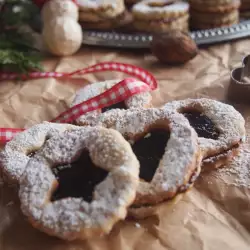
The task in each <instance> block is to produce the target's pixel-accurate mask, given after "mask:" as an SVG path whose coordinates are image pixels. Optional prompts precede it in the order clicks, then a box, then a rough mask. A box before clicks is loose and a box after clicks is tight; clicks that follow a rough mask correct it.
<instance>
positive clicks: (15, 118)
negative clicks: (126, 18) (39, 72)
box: [0, 40, 250, 250]
mask: <svg viewBox="0 0 250 250" xmlns="http://www.w3.org/2000/svg"><path fill="white" fill-rule="evenodd" d="M249 44H250V40H244V41H238V42H235V43H232V44H224V45H217V46H213V47H210V48H207V49H202V50H201V51H200V54H199V55H198V56H197V57H196V58H195V59H194V60H192V61H191V62H189V63H188V64H186V65H184V66H179V67H167V66H162V65H160V64H158V63H157V62H156V59H155V58H154V57H153V56H151V55H150V54H149V52H147V51H119V50H115V49H114V50H110V49H100V48H92V47H88V48H83V49H82V51H81V52H79V53H78V54H77V55H74V56H72V57H65V58H62V59H58V58H50V59H48V60H47V61H46V62H45V63H44V64H45V67H46V70H48V71H58V72H72V71H73V70H76V69H80V68H84V67H86V66H89V65H93V64H96V63H98V62H103V61H118V62H124V63H131V64H134V65H138V66H141V67H143V68H145V69H147V70H149V71H151V72H152V73H153V74H154V75H155V77H156V78H157V80H158V83H159V88H158V89H157V90H156V91H154V93H153V97H154V104H155V105H156V106H159V105H162V104H163V103H165V102H167V101H171V100H174V99H182V98H186V97H205V96H208V97H210V98H213V99H217V100H222V101H227V99H226V93H227V86H228V84H229V77H230V71H231V70H232V68H233V67H236V66H239V65H240V64H241V59H242V57H243V56H244V55H246V54H248V53H250V46H249ZM247 50H248V51H247ZM123 76H124V75H123V74H121V73H116V72H106V73H96V74H94V75H86V76H84V77H83V78H82V79H68V80H55V79H46V80H44V79H39V80H32V81H26V82H17V83H14V82H10V81H6V82H1V84H0V117H1V120H0V126H1V127H13V128H26V127H29V126H31V125H34V124H37V123H40V122H42V121H44V120H51V119H52V118H55V117H56V116H57V115H58V114H59V113H61V112H62V111H64V110H65V109H67V107H68V105H69V103H70V102H71V100H72V98H73V97H74V94H75V92H76V90H77V89H79V88H80V87H82V86H83V85H84V84H87V83H91V82H95V81H102V80H104V79H114V78H121V77H123ZM236 108H238V109H239V110H240V111H241V112H242V113H243V115H244V116H245V118H246V120H247V130H249V128H250V120H249V119H248V115H249V114H250V107H247V106H243V105H237V106H236ZM0 249H1V250H40V249H41V250H45V249H46V250H59V249H60V250H87V249H91V250H99V249H100V250H112V249H113V250H132V249H134V250H137V249H138V250H151V249H154V250H163V249H164V250H190V249H192V250H222V249H223V250H224V249H227V250H235V249H239V250H249V249H250V151H249V149H248V146H245V149H242V152H241V153H240V155H239V157H238V158H237V159H236V160H234V161H233V162H232V163H230V164H229V166H228V167H227V168H225V169H222V170H214V171H208V172H205V173H203V174H202V175H201V176H200V178H199V179H198V181H197V183H196V185H195V187H194V188H193V189H192V190H191V191H190V192H188V193H187V194H186V195H184V197H183V198H182V199H181V200H180V201H179V202H178V203H177V204H173V203H165V204H162V205H160V206H159V207H158V209H157V212H156V215H155V216H153V217H151V218H148V219H145V220H140V221H135V220H134V221H133V220H127V221H124V222H120V223H118V225H116V226H115V227H114V229H113V231H112V233H111V234H110V235H108V236H106V237H104V238H98V239H93V240H90V241H84V242H65V241H62V240H58V239H56V238H53V237H49V236H47V235H46V234H44V233H41V232H40V231H38V230H36V229H34V228H32V226H31V225H30V224H29V223H28V222H27V220H26V219H25V217H24V216H23V215H22V213H21V211H20V204H19V200H18V196H17V190H16V189H15V188H14V187H9V186H7V185H6V184H4V183H0Z"/></svg>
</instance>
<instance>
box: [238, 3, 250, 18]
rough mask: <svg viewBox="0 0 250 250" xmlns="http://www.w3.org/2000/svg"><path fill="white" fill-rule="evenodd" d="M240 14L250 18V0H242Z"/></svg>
mask: <svg viewBox="0 0 250 250" xmlns="http://www.w3.org/2000/svg"><path fill="white" fill-rule="evenodd" d="M240 16H241V17H242V18H250V0H241V6H240Z"/></svg>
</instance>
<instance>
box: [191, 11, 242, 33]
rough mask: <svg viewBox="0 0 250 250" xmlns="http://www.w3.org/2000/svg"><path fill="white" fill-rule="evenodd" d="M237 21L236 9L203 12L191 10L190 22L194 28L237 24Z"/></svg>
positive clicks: (237, 13) (237, 12)
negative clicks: (223, 11) (221, 11)
mask: <svg viewBox="0 0 250 250" xmlns="http://www.w3.org/2000/svg"><path fill="white" fill-rule="evenodd" d="M200 20H202V21H200ZM238 22H239V11H238V9H236V10H233V11H231V12H225V13H209V12H207V13H205V12H199V11H196V10H191V21H190V23H191V26H192V27H193V28H194V29H210V28H216V27H224V26H230V25H234V24H237V23H238Z"/></svg>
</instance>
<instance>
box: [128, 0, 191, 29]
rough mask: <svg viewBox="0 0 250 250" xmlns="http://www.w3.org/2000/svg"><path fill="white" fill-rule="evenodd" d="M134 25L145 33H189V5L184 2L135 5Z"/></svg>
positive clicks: (147, 1) (154, 0)
mask: <svg viewBox="0 0 250 250" xmlns="http://www.w3.org/2000/svg"><path fill="white" fill-rule="evenodd" d="M131 11H132V16H133V25H134V28H135V29H136V30H138V31H143V32H151V33H158V32H168V31H170V30H182V31H188V29H189V28H188V23H189V4H188V2H184V1H172V0H143V1H140V2H138V3H137V4H135V5H133V7H132V9H131Z"/></svg>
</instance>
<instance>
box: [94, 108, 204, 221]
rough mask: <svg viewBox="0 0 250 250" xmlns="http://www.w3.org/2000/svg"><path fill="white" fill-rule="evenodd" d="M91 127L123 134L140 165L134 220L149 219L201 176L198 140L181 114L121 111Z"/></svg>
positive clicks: (153, 109) (164, 111) (109, 113)
mask: <svg viewBox="0 0 250 250" xmlns="http://www.w3.org/2000/svg"><path fill="white" fill-rule="evenodd" d="M91 125H93V126H94V125H101V126H104V127H107V128H112V129H115V130H117V131H119V132H120V133H121V134H122V135H123V136H124V138H126V139H127V141H129V142H130V144H131V147H132V150H133V152H134V154H135V155H136V157H137V159H138V160H139V162H140V174H139V176H140V183H139V186H138V188H137V194H136V199H135V201H134V203H133V205H132V206H131V207H130V208H129V214H130V215H132V216H134V217H140V218H142V217H145V216H149V215H150V211H149V210H151V207H152V206H154V205H156V204H159V203H161V202H163V201H166V200H171V199H173V198H175V197H176V196H177V195H179V194H181V193H183V192H185V191H187V190H188V189H190V188H191V187H192V185H193V183H194V181H195V180H196V179H197V177H198V176H199V173H200V165H201V160H202V156H201V152H200V149H199V146H198V137H197V134H196V132H195V131H194V129H192V128H191V126H190V125H189V123H188V121H187V120H186V119H185V118H184V117H183V116H182V115H180V114H177V113H171V112H168V111H167V110H164V109H156V108H150V109H131V110H130V109H128V110H119V109H117V110H113V111H112V112H106V113H104V114H103V115H102V117H101V119H97V120H95V121H94V120H93V121H92V124H91ZM147 208H148V209H147ZM142 210H143V212H142V213H141V212H139V211H142Z"/></svg>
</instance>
